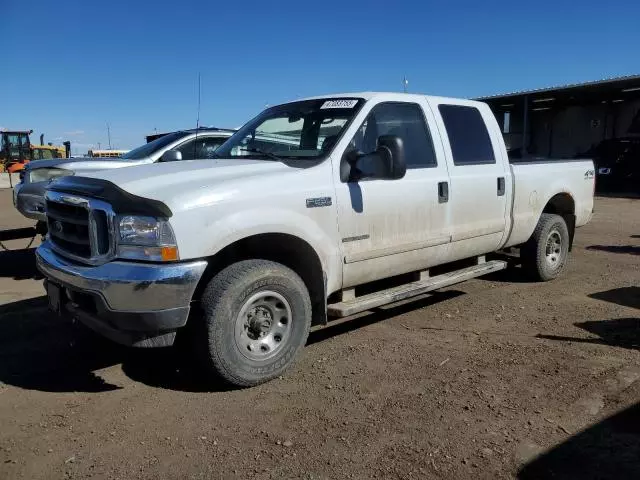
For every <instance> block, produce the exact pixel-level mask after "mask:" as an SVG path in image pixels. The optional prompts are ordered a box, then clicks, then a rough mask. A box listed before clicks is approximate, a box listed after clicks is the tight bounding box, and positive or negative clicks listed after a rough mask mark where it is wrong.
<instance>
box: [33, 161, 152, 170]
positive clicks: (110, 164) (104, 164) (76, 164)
mask: <svg viewBox="0 0 640 480" xmlns="http://www.w3.org/2000/svg"><path fill="white" fill-rule="evenodd" d="M151 162H153V160H151V159H150V158H142V159H139V160H122V159H118V158H110V159H106V158H91V157H86V158H77V159H70V158H56V159H53V160H37V161H35V162H31V163H29V165H28V168H29V170H37V169H40V168H64V169H65V170H72V171H74V172H83V173H84V172H86V171H97V170H107V169H111V168H122V167H131V166H133V165H140V164H145V163H151Z"/></svg>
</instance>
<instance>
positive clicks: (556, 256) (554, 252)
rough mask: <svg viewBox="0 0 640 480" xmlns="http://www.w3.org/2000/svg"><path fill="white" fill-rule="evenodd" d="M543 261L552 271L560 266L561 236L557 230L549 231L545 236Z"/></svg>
mask: <svg viewBox="0 0 640 480" xmlns="http://www.w3.org/2000/svg"><path fill="white" fill-rule="evenodd" d="M545 259H546V261H547V265H549V266H550V267H551V268H552V269H554V270H555V269H556V268H558V267H559V266H560V265H562V235H561V234H560V232H559V231H558V230H557V229H553V230H551V231H550V232H549V235H548V236H547V242H546V245H545Z"/></svg>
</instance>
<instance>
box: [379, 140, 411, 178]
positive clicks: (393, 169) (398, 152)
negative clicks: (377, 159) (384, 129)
mask: <svg viewBox="0 0 640 480" xmlns="http://www.w3.org/2000/svg"><path fill="white" fill-rule="evenodd" d="M376 153H378V154H379V155H380V156H381V157H382V158H383V161H384V162H385V163H386V165H388V168H389V177H388V178H390V179H391V180H399V179H401V178H403V177H404V176H405V175H406V173H407V162H406V161H405V159H404V143H403V142H402V138H400V137H398V136H397V135H382V136H380V137H378V149H377V150H376Z"/></svg>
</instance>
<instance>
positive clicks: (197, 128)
mask: <svg viewBox="0 0 640 480" xmlns="http://www.w3.org/2000/svg"><path fill="white" fill-rule="evenodd" d="M199 129H200V72H198V115H197V116H196V137H195V139H194V140H193V158H196V145H197V143H198V130H199Z"/></svg>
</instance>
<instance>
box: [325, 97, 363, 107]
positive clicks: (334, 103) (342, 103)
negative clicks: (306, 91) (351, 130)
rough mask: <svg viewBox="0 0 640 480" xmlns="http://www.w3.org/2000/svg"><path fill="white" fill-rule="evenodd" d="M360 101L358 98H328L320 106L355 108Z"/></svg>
mask: <svg viewBox="0 0 640 480" xmlns="http://www.w3.org/2000/svg"><path fill="white" fill-rule="evenodd" d="M357 103H358V100H351V99H346V98H345V99H344V100H327V101H326V102H324V103H323V104H322V106H321V107H320V108H321V109H323V108H353V107H355V106H356V104H357Z"/></svg>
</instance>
